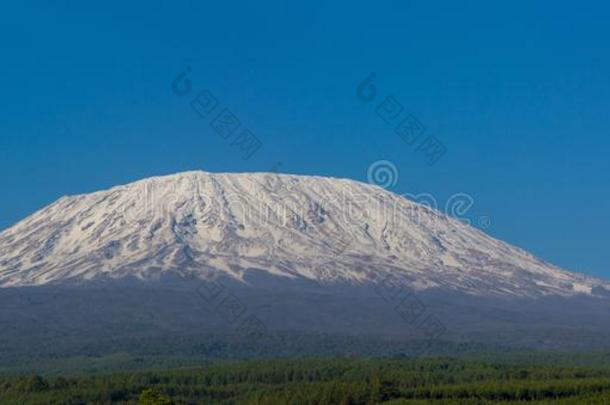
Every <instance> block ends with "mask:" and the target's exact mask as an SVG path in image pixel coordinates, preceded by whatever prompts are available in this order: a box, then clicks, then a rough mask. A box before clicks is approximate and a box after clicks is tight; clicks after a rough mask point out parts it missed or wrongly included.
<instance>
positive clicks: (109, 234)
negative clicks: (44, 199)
mask: <svg viewBox="0 0 610 405" xmlns="http://www.w3.org/2000/svg"><path fill="white" fill-rule="evenodd" d="M251 269H259V270H264V271H266V272H269V273H271V274H272V275H275V276H279V277H285V278H286V280H289V279H293V278H299V277H304V278H307V279H312V280H315V281H317V282H319V283H321V284H327V283H328V284H330V283H349V284H352V285H353V284H365V283H369V282H377V281H379V280H380V279H383V277H386V276H390V275H391V276H393V277H398V278H401V279H403V280H404V281H406V282H408V283H409V285H410V286H412V287H413V288H415V289H418V290H424V289H429V288H442V289H450V290H457V291H462V292H466V293H469V294H474V295H479V296H521V297H539V296H546V295H562V296H571V295H576V294H585V295H595V294H596V292H599V291H601V292H603V293H605V291H607V290H610V286H609V285H608V283H606V282H604V281H601V280H597V279H594V278H591V277H587V276H584V275H579V274H573V273H570V272H567V271H564V270H561V269H559V268H558V267H555V266H553V265H550V264H548V263H545V262H544V261H541V260H540V259H537V258H536V257H534V256H532V255H531V254H529V253H527V252H525V251H523V250H521V249H518V248H515V247H513V246H510V245H508V244H506V243H504V242H501V241H498V240H496V239H493V238H491V237H489V236H486V235H485V234H483V233H482V232H480V231H479V230H477V229H475V228H472V227H470V226H468V225H465V224H463V223H462V222H460V221H458V220H456V219H452V218H450V217H447V216H445V215H443V214H441V213H440V212H438V211H435V210H432V209H430V208H428V207H426V206H423V205H418V204H416V203H414V202H412V201H410V200H407V199H405V198H403V197H400V196H397V195H395V194H392V193H390V192H388V191H386V190H384V189H381V188H379V187H376V186H372V185H368V184H363V183H359V182H356V181H351V180H344V179H334V178H323V177H311V176H293V175H279V174H270V173H253V174H212V173H206V172H200V171H195V172H185V173H179V174H175V175H171V176H164V177H154V178H149V179H145V180H141V181H137V182H134V183H131V184H127V185H124V186H118V187H114V188H112V189H110V190H107V191H100V192H95V193H91V194H84V195H77V196H71V197H63V198H61V199H59V200H58V201H56V202H55V203H53V204H51V205H49V206H47V207H46V208H44V209H42V210H40V211H38V212H36V213H34V214H33V215H31V216H29V217H28V218H26V219H24V220H23V221H21V222H19V223H18V224H16V225H15V226H13V227H11V228H9V229H7V230H5V231H3V232H2V233H0V286H3V287H9V286H26V285H42V284H51V283H53V284H61V283H85V282H87V281H91V280H105V279H113V280H117V279H121V278H124V277H128V276H135V277H138V278H141V279H144V280H156V279H159V278H161V277H163V276H171V275H186V274H189V275H196V276H198V277H201V278H207V277H211V276H212V277H213V276H216V275H225V276H229V277H232V278H234V279H236V280H243V278H244V275H245V274H247V272H248V271H251Z"/></svg>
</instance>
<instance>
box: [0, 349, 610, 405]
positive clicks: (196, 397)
mask: <svg viewBox="0 0 610 405" xmlns="http://www.w3.org/2000/svg"><path fill="white" fill-rule="evenodd" d="M607 356H608V355H607V353H606V354H603V355H602V354H600V355H590V356H589V357H588V360H587V361H582V359H579V356H577V355H574V356H573V357H566V356H552V355H544V358H537V359H535V360H533V361H532V362H531V363H530V362H528V361H527V356H524V357H523V358H521V359H518V358H517V357H515V356H511V358H512V360H511V361H509V360H507V359H502V358H501V357H498V358H491V357H490V358H485V357H480V358H468V359H466V358H450V357H435V358H420V359H409V358H385V359H383V358H376V359H355V358H334V359H299V360H287V359H284V360H252V361H243V362H239V361H219V362H213V363H208V364H206V365H205V366H202V367H198V368H181V369H169V370H168V369H165V370H161V369H159V370H148V371H142V370H140V371H136V372H111V373H102V374H97V375H85V374H82V375H75V376H61V375H46V376H41V375H25V374H22V375H16V374H13V375H8V374H7V375H2V376H0V403H2V404H31V405H34V404H65V405H69V404H70V405H71V404H111V403H112V404H116V403H118V404H156V405H168V404H176V405H177V404H378V403H384V404H428V403H431V404H517V403H523V402H529V403H533V404H551V403H553V404H607V403H610V366H609V365H608V363H607V362H606V359H607ZM516 358H517V359H518V360H515V359H516Z"/></svg>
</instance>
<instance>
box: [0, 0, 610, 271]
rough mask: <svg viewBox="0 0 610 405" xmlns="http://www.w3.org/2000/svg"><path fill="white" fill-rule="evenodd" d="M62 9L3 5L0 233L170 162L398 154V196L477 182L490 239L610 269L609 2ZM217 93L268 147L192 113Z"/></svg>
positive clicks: (245, 167) (345, 170)
mask: <svg viewBox="0 0 610 405" xmlns="http://www.w3.org/2000/svg"><path fill="white" fill-rule="evenodd" d="M46 3H47V2H38V3H37V2H29V1H24V2H19V4H17V2H15V3H14V4H12V5H8V4H4V5H3V10H2V13H0V44H1V49H2V56H1V57H2V63H1V64H0V81H1V88H2V91H3V97H2V98H1V101H0V102H1V103H2V105H1V108H0V187H1V190H2V198H1V199H0V229H4V228H6V227H8V226H10V225H12V224H14V223H15V222H17V221H18V220H20V219H22V218H24V217H25V216H27V215H28V214H30V213H32V212H33V211H34V210H36V209H39V208H41V207H43V206H44V205H46V204H49V203H51V202H52V201H54V200H55V199H57V198H59V197H60V196H62V195H67V194H78V193H85V192H90V191H95V190H99V189H105V188H108V187H110V186H113V185H117V184H122V183H127V182H130V181H133V180H136V179H140V178H143V177H149V176H154V175H161V174H169V173H173V172H179V171H184V170H192V169H203V170H207V171H214V172H217V171H222V172H245V171H269V170H271V169H272V168H274V167H276V165H277V163H278V162H282V166H281V168H280V171H283V172H289V173H299V174H317V175H330V176H338V177H349V178H354V179H358V180H363V181H365V180H366V179H367V168H368V167H369V165H370V164H371V163H372V162H375V161H378V160H389V161H392V162H393V163H394V164H395V165H396V167H397V169H398V171H399V181H398V183H397V184H396V185H395V186H394V187H393V188H392V190H393V191H396V192H399V193H403V192H409V193H413V194H417V193H431V194H433V195H434V196H436V197H437V198H438V199H439V201H444V200H446V199H447V198H448V197H449V196H450V195H452V194H454V193H458V192H463V193H468V194H469V195H471V196H472V197H473V198H474V200H475V205H474V206H473V208H472V209H471V211H470V212H469V213H468V216H469V217H471V218H472V219H473V221H474V223H475V224H476V223H477V222H478V220H477V219H478V218H480V217H488V218H489V219H490V220H491V225H490V226H489V228H488V229H487V230H486V231H487V232H488V233H490V234H492V235H493V236H495V237H498V238H500V239H503V240H506V241H508V242H510V243H513V244H515V245H517V246H520V247H523V248H526V249H527V250H529V251H531V252H532V253H534V254H536V255H539V256H541V257H542V258H544V259H546V260H548V261H550V262H552V263H555V264H558V265H560V266H562V267H564V268H566V269H569V270H572V271H578V272H584V273H589V274H594V275H598V276H603V277H606V278H610V266H609V265H608V262H609V261H610V249H608V246H609V245H610V232H609V229H610V212H609V211H610V210H609V204H608V200H609V197H610V190H609V187H608V186H609V180H610V174H609V173H610V163H609V162H610V159H609V158H608V156H609V152H610V136H609V135H610V134H609V132H610V131H609V129H610V114H609V113H608V112H609V111H608V110H609V107H610V91H609V88H610V87H609V86H610V78H609V72H610V52H609V45H608V44H609V43H610V24H609V23H608V21H610V6H608V5H607V4H606V3H604V2H579V3H573V2H564V1H534V2H532V1H513V2H502V4H499V3H500V2H490V1H464V2H459V3H460V4H455V3H454V2H435V1H420V2H412V1H395V2H354V1H350V2H333V4H327V3H330V2H319V1H308V2H298V4H293V3H297V2H279V1H271V2H269V1H267V2H222V1H217V2H194V1H192V2H179V1H177V2H176V1H174V2H171V4H170V2H151V1H147V2H113V1H109V2H102V3H100V4H98V7H97V8H94V7H92V6H90V5H84V4H80V3H79V2H71V3H72V4H68V2H53V3H54V4H55V5H54V6H50V5H48V4H46ZM187 67H189V68H190V73H189V80H190V81H191V84H192V88H193V90H192V93H191V94H190V95H187V96H182V97H181V96H178V95H176V94H174V93H173V92H172V86H171V85H172V81H173V80H174V78H175V77H176V76H177V75H178V74H180V73H181V72H183V71H184V70H185V69H187ZM371 72H374V73H375V74H376V78H375V86H376V88H377V90H378V95H377V99H376V100H375V101H373V102H370V103H368V104H367V103H364V102H363V101H361V100H360V99H358V98H357V97H356V88H357V86H358V85H359V83H360V82H361V81H362V80H363V79H364V78H365V77H367V76H368V75H369V74H370V73H371ZM203 89H208V90H209V91H210V92H211V93H212V94H213V95H214V96H215V97H216V98H217V100H218V103H219V106H220V107H222V108H229V109H230V110H231V111H233V113H234V114H235V115H236V116H237V117H238V118H239V120H240V121H241V122H242V125H243V127H247V128H248V129H250V130H251V131H252V133H254V134H255V135H256V136H257V137H258V138H259V139H260V140H261V142H262V144H263V146H262V147H261V149H260V150H259V151H258V152H257V153H256V154H255V155H254V156H253V157H252V158H251V159H249V160H244V159H242V156H241V154H240V151H239V150H237V149H236V148H235V147H234V146H231V144H230V141H227V140H225V139H223V138H221V137H220V136H219V135H218V134H216V133H215V132H214V131H213V130H212V129H211V128H210V125H209V124H210V121H211V120H210V119H207V120H205V119H202V118H201V117H199V116H197V114H195V113H194V112H193V110H192V109H191V108H190V106H189V101H190V99H192V96H193V95H194V94H196V93H198V92H199V91H201V90H203ZM390 95H392V96H394V97H395V98H396V100H398V101H399V102H400V103H401V104H402V105H403V106H404V108H405V113H406V112H409V113H412V114H413V115H414V116H416V117H417V119H418V120H419V121H420V122H421V123H422V124H423V125H424V126H425V127H426V129H427V132H426V134H430V135H434V136H436V137H437V138H438V139H439V140H441V141H442V143H443V144H444V145H445V147H446V148H447V152H446V153H445V155H444V156H443V157H442V158H441V159H440V160H439V161H438V162H437V163H436V164H435V165H433V166H430V165H428V164H427V162H426V158H425V156H424V155H423V153H421V152H417V151H416V150H415V148H414V147H412V146H409V145H407V144H406V143H404V142H403V141H402V140H401V139H400V138H399V137H398V136H397V135H396V134H395V133H394V132H393V130H392V127H391V126H389V125H388V124H386V123H385V122H384V121H383V120H382V119H381V118H380V117H378V116H377V115H376V105H377V104H378V103H377V102H378V101H382V100H383V99H384V98H385V97H386V96H390ZM220 107H219V108H220Z"/></svg>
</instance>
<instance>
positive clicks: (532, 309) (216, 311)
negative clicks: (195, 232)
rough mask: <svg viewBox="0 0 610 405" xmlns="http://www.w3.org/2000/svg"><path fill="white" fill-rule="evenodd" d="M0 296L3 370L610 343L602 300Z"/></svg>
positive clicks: (299, 293)
mask: <svg viewBox="0 0 610 405" xmlns="http://www.w3.org/2000/svg"><path fill="white" fill-rule="evenodd" d="M277 281H278V280H274V279H257V280H249V282H250V283H251V284H250V285H247V286H245V285H243V284H236V283H235V282H231V281H229V280H217V281H213V282H201V281H195V280H190V281H185V280H163V282H159V283H156V284H155V283H152V284H151V283H139V282H136V281H133V282H122V283H120V284H117V283H95V284H91V285H89V286H87V287H83V286H61V287H58V286H55V287H53V286H47V287H36V288H3V289H0V342H1V344H0V363H1V364H2V365H7V364H15V363H17V362H20V361H24V360H31V361H39V360H44V359H50V358H67V357H74V356H104V355H107V354H111V353H117V352H126V353H130V354H132V355H135V356H170V357H171V356H178V357H181V356H196V357H197V358H199V359H218V358H264V357H303V356H422V355H438V354H456V353H465V352H480V351H486V350H511V349H524V348H529V349H537V350H540V349H542V350H564V349H565V350H568V349H569V350H580V349H582V350H593V349H604V348H608V347H609V346H610V344H609V342H610V340H609V339H608V338H609V337H610V330H608V326H607V325H608V324H609V323H608V322H607V320H608V315H607V314H608V310H609V309H610V306H609V305H608V303H607V302H606V301H603V300H591V299H582V298H574V299H569V300H568V299H559V298H554V299H548V300H500V299H481V298H475V297H471V296H466V295H460V294H456V293H447V292H440V291H430V292H426V293H417V294H414V293H412V292H410V291H408V290H405V289H401V290H400V292H399V293H397V292H396V291H390V289H387V288H381V287H379V286H378V287H375V286H363V287H351V286H339V285H336V286H320V285H318V284H315V283H312V282H307V281H305V280H296V281H293V282H290V283H287V282H286V281H285V280H284V282H283V283H281V284H278V283H277Z"/></svg>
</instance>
